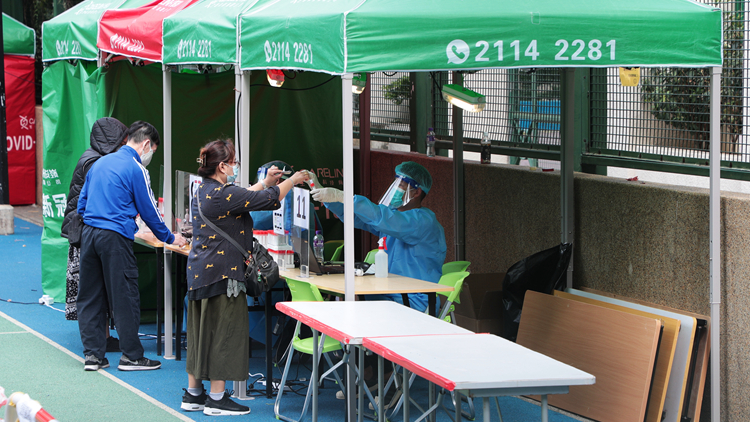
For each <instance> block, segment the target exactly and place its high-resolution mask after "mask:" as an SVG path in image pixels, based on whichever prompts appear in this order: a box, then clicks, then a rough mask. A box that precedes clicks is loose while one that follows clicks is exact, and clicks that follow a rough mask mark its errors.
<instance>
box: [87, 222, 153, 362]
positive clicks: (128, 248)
mask: <svg viewBox="0 0 750 422" xmlns="http://www.w3.org/2000/svg"><path fill="white" fill-rule="evenodd" d="M80 262H81V267H80V281H79V286H78V329H79V331H80V333H81V342H82V343H83V354H84V356H90V355H94V356H96V357H97V358H99V359H102V358H104V353H105V351H106V350H107V339H106V337H105V336H106V329H107V304H109V309H111V310H112V317H113V319H114V320H115V326H116V327H117V334H118V335H119V336H120V350H122V354H123V356H125V357H127V358H128V359H130V360H136V359H140V358H142V357H143V345H142V344H141V340H140V338H139V337H138V328H139V327H140V323H141V297H140V293H139V291H138V266H137V265H136V260H135V254H134V253H133V241H132V240H130V239H128V238H125V237H123V236H122V235H120V234H119V233H116V232H114V231H111V230H104V229H99V228H96V227H91V226H84V227H83V231H82V233H81V261H80Z"/></svg>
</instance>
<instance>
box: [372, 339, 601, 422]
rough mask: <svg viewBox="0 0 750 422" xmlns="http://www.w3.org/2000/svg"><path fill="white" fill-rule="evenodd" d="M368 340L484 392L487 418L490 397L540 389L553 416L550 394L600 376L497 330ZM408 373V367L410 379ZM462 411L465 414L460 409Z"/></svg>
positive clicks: (450, 385) (437, 376) (435, 375)
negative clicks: (482, 332) (513, 340)
mask: <svg viewBox="0 0 750 422" xmlns="http://www.w3.org/2000/svg"><path fill="white" fill-rule="evenodd" d="M363 345H364V347H365V348H367V349H368V350H371V351H373V352H374V353H377V354H378V355H379V356H382V357H383V358H385V359H388V360H390V361H391V362H394V363H396V364H398V365H401V366H402V367H403V368H405V369H406V370H408V371H410V372H413V373H415V374H417V375H419V376H421V377H422V378H425V379H427V380H428V381H430V382H431V383H434V384H435V385H437V386H439V387H442V388H445V389H446V390H448V391H454V390H457V391H459V392H461V393H462V394H464V395H467V396H468V397H482V398H483V407H484V420H485V422H488V421H489V420H490V405H489V398H490V397H497V396H507V395H513V396H515V395H529V394H539V395H541V396H542V421H543V422H547V420H548V409H547V395H548V394H567V393H568V388H569V386H571V385H589V384H594V382H595V381H596V378H595V377H594V376H593V375H591V374H588V373H586V372H583V371H581V370H578V369H576V368H574V367H572V366H570V365H567V364H564V363H562V362H559V361H556V360H554V359H552V358H550V357H547V356H545V355H542V354H540V353H537V352H535V351H533V350H530V349H527V348H525V347H523V346H520V345H518V344H516V343H513V342H511V341H508V340H506V339H504V338H502V337H498V336H495V335H492V334H473V333H472V334H464V335H462V334H453V335H423V336H404V337H380V338H377V337H367V338H365V339H364V341H363ZM407 375H408V373H406V371H405V374H404V379H405V380H406V379H408V378H407ZM408 388H409V383H408V382H404V421H408V420H409V406H408V405H407V404H408V400H409V394H408ZM430 406H431V407H430V409H428V410H427V412H426V413H425V414H424V415H422V417H420V418H419V419H418V420H421V419H422V418H424V417H426V416H427V415H428V414H429V413H430V412H432V411H434V410H435V409H437V404H435V405H434V406H433V405H432V403H430ZM456 415H457V419H458V418H460V417H461V416H460V415H461V412H460V410H459V411H457V412H456Z"/></svg>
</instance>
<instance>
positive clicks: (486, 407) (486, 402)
mask: <svg viewBox="0 0 750 422" xmlns="http://www.w3.org/2000/svg"><path fill="white" fill-rule="evenodd" d="M482 410H483V413H484V415H483V418H484V419H483V420H484V421H485V422H490V398H489V397H482ZM458 412H460V410H459V411H458ZM459 414H460V413H459Z"/></svg>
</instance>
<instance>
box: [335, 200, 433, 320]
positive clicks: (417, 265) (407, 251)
mask: <svg viewBox="0 0 750 422" xmlns="http://www.w3.org/2000/svg"><path fill="white" fill-rule="evenodd" d="M324 205H325V206H326V207H327V208H328V209H329V210H331V211H332V212H333V213H334V214H336V216H337V217H339V219H343V214H344V204H342V203H341V202H326V203H324ZM354 227H356V228H358V229H362V230H367V231H369V232H370V233H372V234H374V235H376V236H378V237H383V236H386V242H385V244H386V248H387V251H386V252H387V253H388V272H389V273H393V274H396V275H401V276H405V277H411V278H416V279H419V280H424V281H430V282H432V283H437V282H439V281H440V277H441V276H442V275H443V263H444V262H445V251H446V245H445V232H444V231H443V226H441V225H440V223H439V222H438V221H437V218H436V217H435V213H434V212H432V211H430V210H429V209H427V208H415V209H412V210H408V211H398V210H395V209H392V208H389V207H387V206H385V205H376V204H373V203H372V202H370V200H369V199H367V198H365V197H364V196H360V195H354ZM380 298H382V299H388V300H393V301H395V302H399V303H403V301H402V299H401V295H396V294H391V295H380ZM368 299H374V297H372V296H369V297H368ZM409 305H410V306H411V307H412V308H414V309H416V310H418V311H422V312H423V311H424V310H425V309H427V295H426V294H423V293H412V294H409Z"/></svg>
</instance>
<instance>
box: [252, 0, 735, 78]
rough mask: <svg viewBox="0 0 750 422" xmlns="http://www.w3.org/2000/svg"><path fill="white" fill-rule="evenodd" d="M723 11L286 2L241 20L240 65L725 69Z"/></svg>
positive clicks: (450, 0) (599, 4) (677, 6)
mask: <svg viewBox="0 0 750 422" xmlns="http://www.w3.org/2000/svg"><path fill="white" fill-rule="evenodd" d="M721 13H722V12H721V10H720V9H718V8H713V7H710V6H706V5H701V4H699V3H697V2H693V1H689V0H633V1H628V2H623V1H619V2H617V1H595V0H583V1H577V2H559V1H554V0H528V1H516V2H511V1H487V0H464V1H455V0H410V1H402V0H339V1H335V2H324V1H299V0H279V1H277V2H275V3H272V4H269V5H267V6H265V7H253V8H251V9H250V10H248V11H247V12H246V13H244V14H243V15H242V16H241V17H240V51H241V57H240V62H241V66H242V68H243V69H268V68H278V69H305V70H314V71H320V72H326V73H333V74H343V73H347V72H368V71H380V70H388V71H395V70H400V71H433V70H445V71H451V70H462V69H485V68H538V67H571V66H574V67H617V66H627V67H632V66H685V67H704V66H721V64H722V16H721Z"/></svg>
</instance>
